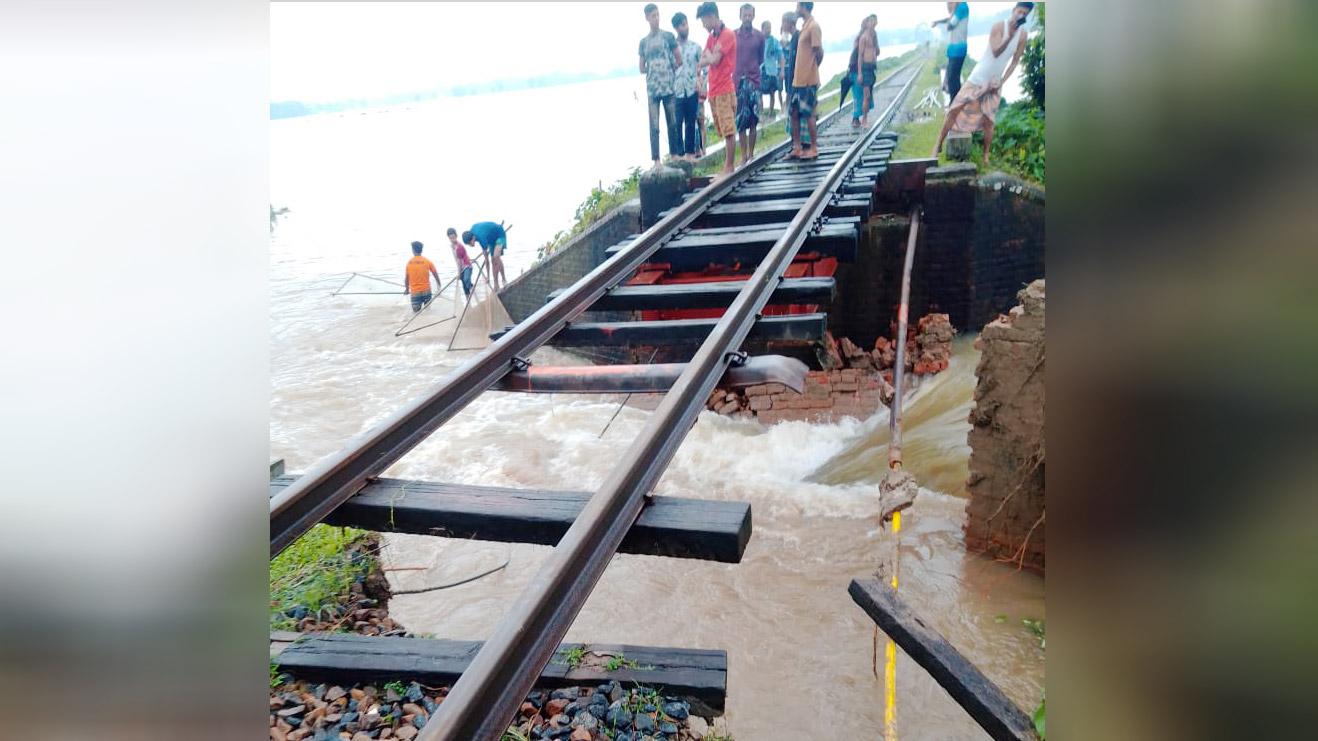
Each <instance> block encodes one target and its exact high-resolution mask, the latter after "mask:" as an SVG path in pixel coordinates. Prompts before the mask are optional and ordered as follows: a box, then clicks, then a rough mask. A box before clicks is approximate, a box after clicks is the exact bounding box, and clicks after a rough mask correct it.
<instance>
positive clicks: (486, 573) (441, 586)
mask: <svg viewBox="0 0 1318 741" xmlns="http://www.w3.org/2000/svg"><path fill="white" fill-rule="evenodd" d="M512 559H513V556H512V550H511V549H509V553H508V557H507V558H505V559H504V560H503V563H501V564H499V565H498V566H495V567H494V568H492V569H490V570H488V571H482V572H481V573H479V574H476V575H475V576H469V577H467V578H466V579H459V580H458V581H453V582H449V583H447V584H437V585H435V586H433V587H423V588H421V589H394V590H390V591H389V594H390V595H391V596H394V597H397V596H398V595H400V594H425V593H426V592H438V591H439V590H441V589H451V588H453V587H459V586H462V585H463V584H469V583H471V582H474V581H476V580H477V579H484V578H485V577H487V576H489V575H490V574H493V573H495V572H497V571H502V570H503V569H505V568H507V567H508V563H509V562H510V561H512Z"/></svg>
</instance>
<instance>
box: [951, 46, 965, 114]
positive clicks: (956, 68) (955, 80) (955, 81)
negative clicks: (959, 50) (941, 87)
mask: <svg viewBox="0 0 1318 741" xmlns="http://www.w3.org/2000/svg"><path fill="white" fill-rule="evenodd" d="M965 63H966V58H965V57H948V58H947V102H948V104H949V105H951V103H952V101H954V100H956V94H957V93H959V92H961V65H963V64H965Z"/></svg>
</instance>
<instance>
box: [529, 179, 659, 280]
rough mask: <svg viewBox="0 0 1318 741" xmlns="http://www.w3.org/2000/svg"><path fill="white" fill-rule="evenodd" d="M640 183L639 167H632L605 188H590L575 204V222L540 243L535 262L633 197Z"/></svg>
mask: <svg viewBox="0 0 1318 741" xmlns="http://www.w3.org/2000/svg"><path fill="white" fill-rule="evenodd" d="M640 184H641V168H639V167H634V168H632V171H631V174H629V175H628V176H627V177H625V178H623V179H622V180H619V181H618V182H616V183H614V184H613V185H610V186H609V187H607V188H602V187H595V188H591V189H590V195H588V196H586V200H584V201H582V202H581V203H580V205H578V206H577V210H576V213H575V214H573V218H575V219H576V223H574V224H573V225H572V228H570V229H567V230H565V231H561V232H559V233H557V234H555V235H554V238H553V239H551V240H549V241H548V242H546V243H545V244H543V245H541V246H540V248H539V249H538V250H537V251H536V262H540V261H541V260H543V259H545V258H546V257H549V256H550V255H552V254H554V253H555V252H557V251H558V249H559V248H560V247H562V246H563V245H564V244H567V242H568V240H570V239H572V238H573V237H575V236H577V235H578V234H580V233H582V232H584V231H586V229H587V228H589V227H590V225H591V224H594V223H595V222H597V221H599V220H600V219H602V218H604V217H605V216H607V215H608V214H609V212H610V211H612V210H613V209H615V208H617V207H618V206H621V205H622V204H624V203H626V202H627V201H630V200H631V199H633V198H635V197H636V195H637V194H638V193H639V192H640Z"/></svg>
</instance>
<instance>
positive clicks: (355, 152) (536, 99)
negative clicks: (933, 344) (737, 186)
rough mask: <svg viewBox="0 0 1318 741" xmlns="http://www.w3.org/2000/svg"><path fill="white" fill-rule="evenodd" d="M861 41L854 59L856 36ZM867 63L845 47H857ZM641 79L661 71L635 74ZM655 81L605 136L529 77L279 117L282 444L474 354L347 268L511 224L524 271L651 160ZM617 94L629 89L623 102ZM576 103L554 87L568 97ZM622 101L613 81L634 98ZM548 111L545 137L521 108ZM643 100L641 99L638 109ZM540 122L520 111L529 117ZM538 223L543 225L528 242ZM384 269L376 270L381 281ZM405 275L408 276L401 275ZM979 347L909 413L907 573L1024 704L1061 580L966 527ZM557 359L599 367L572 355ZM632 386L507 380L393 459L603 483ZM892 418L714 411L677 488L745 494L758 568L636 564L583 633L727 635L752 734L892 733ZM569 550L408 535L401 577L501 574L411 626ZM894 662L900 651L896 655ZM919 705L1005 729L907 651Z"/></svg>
mask: <svg viewBox="0 0 1318 741" xmlns="http://www.w3.org/2000/svg"><path fill="white" fill-rule="evenodd" d="M834 56H840V55H834ZM844 61H845V60H844ZM638 79H639V78H638ZM634 82H635V80H630V78H628V79H624V80H608V81H602V82H597V83H586V84H584V85H581V86H571V87H580V88H587V87H590V86H594V87H592V88H590V89H589V90H584V91H578V92H577V93H574V94H579V95H581V96H582V97H583V99H588V100H590V101H593V103H591V104H590V105H585V106H583V107H581V108H576V109H575V110H577V111H581V110H584V111H585V113H586V115H587V117H588V120H589V121H590V122H591V125H590V126H589V127H587V128H586V129H585V130H584V131H583V130H581V127H580V126H578V125H576V124H574V123H573V122H572V121H568V120H565V118H564V117H565V116H566V115H567V112H566V111H564V110H563V107H562V106H561V103H562V98H563V96H564V95H565V94H566V93H565V92H564V91H563V90H558V91H557V93H552V91H546V90H531V91H521V92H517V93H505V94H500V95H492V96H473V97H470V98H463V99H458V100H449V101H439V102H435V103H431V104H426V105H418V106H414V107H412V108H410V109H409V108H399V109H393V110H391V111H390V112H389V113H383V112H379V111H372V112H368V113H366V114H364V115H363V114H360V113H358V112H353V113H349V114H344V115H341V116H340V115H329V116H313V117H308V118H302V119H287V120H282V121H273V122H272V123H271V132H272V133H271V137H272V138H271V165H272V172H271V194H272V196H271V200H272V203H273V204H274V205H275V206H277V207H278V206H287V207H289V208H290V213H289V214H287V215H286V216H284V217H282V218H281V220H280V223H279V225H278V226H277V228H276V229H275V231H274V233H273V235H272V238H271V264H270V331H271V373H272V386H273V387H272V414H271V432H270V438H271V454H272V456H273V457H277V458H284V459H286V460H287V463H288V470H290V471H298V470H304V469H305V468H306V467H307V466H309V465H310V464H311V463H313V462H314V461H315V460H317V459H318V458H320V457H322V456H325V455H328V454H330V453H333V452H334V451H335V450H337V449H338V448H339V447H340V446H341V445H342V444H343V443H344V442H345V441H346V440H348V439H349V438H350V437H352V436H353V435H355V434H357V433H358V432H361V431H362V430H364V429H366V428H368V427H369V426H371V425H372V424H374V423H375V422H377V421H379V420H381V419H382V418H383V417H385V416H386V415H387V414H389V413H390V412H391V411H393V410H394V409H395V408H396V407H398V406H399V405H400V404H402V403H404V402H406V401H408V400H410V399H413V398H415V397H417V396H419V395H421V394H422V393H424V392H425V390H426V389H427V388H429V387H430V386H431V385H432V384H434V383H435V382H436V381H437V380H438V379H439V378H441V377H442V376H443V375H445V374H446V373H448V372H449V371H451V370H452V369H454V368H456V367H457V366H458V365H460V364H461V363H462V362H463V361H464V360H465V359H467V358H469V357H471V355H472V353H471V352H460V351H452V352H449V351H446V350H445V347H446V344H447V339H448V336H447V332H443V331H439V330H425V331H422V332H418V333H416V334H413V335H407V336H404V337H401V338H400V337H395V336H394V330H395V329H397V328H398V327H399V326H400V325H401V324H402V323H403V322H404V321H405V320H406V318H407V317H408V316H409V315H410V311H409V309H408V308H407V306H406V300H405V299H404V298H403V297H402V296H401V295H376V296H331V295H330V294H331V292H332V291H333V290H334V289H335V288H336V287H337V286H339V285H340V284H341V283H342V282H343V281H344V279H345V278H346V277H347V273H349V272H351V271H358V272H365V273H372V274H375V275H378V276H380V277H385V278H389V279H392V280H395V281H397V280H399V279H401V277H402V275H401V274H402V267H403V263H404V262H405V260H406V259H407V257H408V256H409V254H408V248H407V245H408V243H409V242H410V241H411V240H413V239H421V240H422V241H425V242H426V243H427V244H429V245H433V249H432V250H429V251H428V253H427V254H430V255H431V257H432V258H433V259H434V260H435V262H436V264H437V265H438V266H439V268H440V270H441V273H442V274H444V275H446V276H447V275H451V274H452V262H451V260H449V259H448V255H447V252H446V250H445V249H442V248H443V247H444V241H445V240H444V238H443V230H444V228H445V227H446V226H449V225H453V226H455V227H457V228H459V229H462V228H464V227H465V226H467V225H468V224H470V223H471V222H472V221H476V220H480V219H485V218H493V219H506V220H508V221H509V222H511V223H514V224H515V225H516V229H515V230H514V231H513V232H512V234H511V236H510V241H511V242H512V249H511V250H510V252H509V264H510V265H509V275H510V277H511V276H515V275H516V274H517V272H519V270H521V269H522V268H523V267H525V266H526V265H529V263H530V260H531V258H532V254H533V248H531V247H530V246H529V244H533V243H535V240H541V241H543V239H547V238H548V236H549V235H552V233H553V231H555V230H557V229H559V228H563V227H564V226H566V225H567V223H568V222H570V216H571V210H572V208H573V206H574V205H575V203H576V202H577V201H579V200H580V199H581V197H582V196H583V195H584V191H586V190H588V189H589V187H590V185H592V184H594V182H596V180H601V179H602V180H604V181H605V182H611V181H612V180H613V179H616V178H617V177H618V176H620V175H621V174H624V173H625V171H626V169H627V168H628V167H629V166H631V165H633V164H638V163H642V162H644V160H645V159H646V157H647V154H648V152H647V147H648V145H647V143H646V141H647V140H646V133H645V114H644V109H643V108H637V110H630V109H628V108H627V105H628V104H627V102H626V101H627V100H628V99H629V97H630V91H629V89H628V87H627V86H628V85H629V84H632V83H634ZM610 96H614V97H613V98H610ZM555 99H557V103H556V102H555ZM606 100H617V101H620V102H619V103H618V106H619V110H620V111H622V112H621V113H618V114H616V115H614V114H609V113H608V110H609V109H608V107H607V106H606V105H604V104H603V101H606ZM507 111H517V112H520V113H523V114H524V113H526V112H531V113H532V114H534V116H533V117H534V118H535V120H536V126H535V129H534V135H531V133H532V132H529V131H528V130H527V129H526V126H525V123H524V122H525V120H526V118H525V116H523V115H519V116H517V117H516V119H517V120H514V117H511V116H505V115H502V113H501V112H507ZM638 111H639V113H638ZM519 122H520V123H519ZM523 235H525V236H523ZM380 285H382V284H374V285H373V286H372V287H373V288H378V287H379V286H380ZM385 288H386V289H388V287H387V286H386V287H385ZM977 357H978V353H977V352H976V351H975V350H974V349H973V348H972V347H971V345H970V343H969V339H968V338H967V339H963V340H961V341H959V342H958V343H957V346H956V351H955V354H954V357H953V360H952V365H951V367H950V368H949V370H948V371H946V372H945V373H943V374H940V375H939V376H937V377H935V378H934V379H932V380H929V381H927V382H926V383H924V384H923V385H921V386H920V387H919V388H918V389H917V390H916V391H915V393H914V395H913V397H912V398H911V401H910V402H909V408H908V412H907V418H908V422H907V431H906V443H905V455H906V462H907V465H908V467H909V468H910V469H911V470H912V471H913V472H914V473H915V474H916V476H917V477H918V478H919V479H920V481H921V483H922V485H923V486H925V487H928V488H926V489H924V490H923V491H922V493H921V496H920V498H919V499H918V500H917V502H916V504H915V506H914V508H913V509H912V510H911V511H910V513H909V514H908V516H907V517H906V518H905V520H904V523H905V528H904V529H903V531H902V533H901V538H900V547H901V591H902V593H903V595H904V596H905V598H906V599H907V600H908V601H909V602H910V604H911V605H912V607H913V608H914V609H915V610H916V611H917V612H918V613H919V614H920V615H921V616H922V617H923V618H924V619H925V620H926V621H927V622H928V623H929V624H930V625H932V626H933V627H935V628H936V629H938V630H939V631H940V632H942V633H943V634H944V635H945V636H946V637H947V638H948V639H949V640H950V641H951V642H952V643H953V644H955V645H956V646H958V647H959V648H960V649H961V650H963V651H964V652H965V653H967V654H968V655H969V656H970V658H971V659H972V660H974V661H975V662H976V663H978V665H979V666H980V667H981V668H982V669H983V670H984V671H985V672H986V673H987V674H988V675H989V676H990V677H991V678H993V679H994V680H995V681H997V682H998V683H1000V684H1001V686H1002V687H1003V689H1004V690H1005V691H1006V692H1007V693H1008V695H1009V696H1011V697H1012V698H1013V699H1014V700H1015V701H1016V702H1017V703H1019V704H1020V705H1021V706H1023V707H1026V708H1029V709H1033V708H1034V707H1035V705H1036V704H1037V702H1038V700H1039V697H1040V694H1041V692H1042V687H1043V678H1044V664H1043V651H1042V650H1041V649H1040V648H1039V646H1038V641H1037V640H1036V639H1035V638H1034V637H1033V636H1032V635H1031V634H1030V633H1029V632H1028V631H1027V630H1026V629H1025V628H1024V627H1023V626H1022V624H1021V619H1022V618H1033V619H1042V618H1043V617H1044V600H1043V580H1042V579H1041V578H1039V577H1037V576H1033V575H1030V574H1026V573H1021V572H1017V571H1016V570H1015V569H1013V568H1011V567H1008V566H1004V565H1000V564H995V563H992V562H988V561H985V560H984V559H982V558H978V557H973V556H968V555H967V554H965V552H964V550H963V546H962V536H961V526H962V522H963V518H964V508H965V499H964V498H963V497H964V481H965V472H966V460H967V456H968V453H969V451H968V448H967V446H966V433H967V432H968V430H969V425H968V423H967V422H966V418H967V413H968V411H969V409H970V405H971V392H972V389H973V385H974V375H973V374H974V365H975V363H976V362H977ZM536 360H537V362H547V363H570V362H577V361H574V360H572V359H570V358H568V357H566V356H563V355H562V354H560V353H556V352H554V351H550V350H544V351H540V352H539V353H537V355H536ZM617 402H618V400H617V398H616V397H570V396H563V395H558V396H527V395H518V394H508V393H496V392H491V393H487V394H485V395H484V396H482V397H481V398H480V399H478V400H477V401H476V402H474V403H473V404H471V405H470V406H469V407H468V408H467V409H466V410H464V411H463V412H462V413H460V414H459V415H458V416H457V417H455V418H454V419H453V420H452V421H450V422H449V423H448V424H447V425H445V426H444V427H443V428H442V429H441V430H440V431H439V432H438V433H436V434H434V435H432V436H431V437H430V439H428V440H426V441H425V442H424V443H422V444H421V445H420V446H418V447H417V448H416V449H415V450H414V451H412V452H411V453H410V454H408V455H407V456H406V457H405V458H404V459H403V460H401V461H400V462H399V463H398V464H396V465H395V466H393V467H392V468H390V469H389V471H388V472H387V475H390V476H397V477H404V478H417V479H429V480H434V481H449V482H457V483H468V484H486V485H494V486H515V487H541V488H562V489H590V488H593V487H596V486H598V485H599V484H600V483H601V482H602V480H603V478H604V476H605V474H606V473H607V471H608V466H609V464H610V462H612V461H614V460H616V459H617V458H618V457H619V455H620V454H621V453H622V451H623V450H625V449H626V447H627V446H628V445H629V444H630V442H631V441H632V439H633V438H634V436H635V435H636V434H637V432H638V431H639V430H640V429H641V426H642V425H643V424H644V422H645V420H646V417H647V415H648V414H649V412H647V411H645V409H644V408H643V407H644V406H645V404H644V403H640V404H637V405H636V406H628V407H626V408H624V409H623V411H622V412H621V414H620V415H619V416H618V418H617V419H616V421H614V422H613V424H612V425H611V426H610V427H609V429H608V432H607V434H605V435H603V436H602V437H601V436H600V434H599V433H600V431H601V430H602V429H604V427H605V425H606V424H607V423H608V420H609V418H610V417H611V416H612V415H613V414H614V412H615V411H616V410H617ZM885 443H886V428H885V426H884V424H883V420H882V419H881V418H877V417H876V418H874V419H871V420H869V421H867V422H857V421H846V422H843V423H839V424H831V425H809V424H805V423H784V424H780V425H777V426H774V427H769V428H766V427H762V426H761V425H759V424H758V423H756V422H752V421H745V420H732V419H726V418H722V417H718V416H715V415H713V414H709V413H706V414H704V415H702V416H701V418H700V419H699V421H698V422H697V424H696V425H695V427H694V428H693V429H692V431H691V433H690V434H689V435H688V437H687V438H686V441H685V443H684V444H683V446H682V448H681V450H680V452H679V453H678V455H677V457H676V459H675V460H674V461H673V463H672V465H671V466H670V467H669V469H668V471H667V473H666V474H665V475H664V477H663V478H662V479H661V481H660V482H659V484H658V486H657V489H656V492H657V493H658V494H663V495H671V496H686V497H701V498H709V499H726V500H738V501H748V502H750V503H751V504H752V507H753V513H754V534H753V535H752V537H751V540H750V545H749V547H748V548H747V551H746V555H745V558H744V560H743V562H742V563H740V564H734V565H728V564H715V563H705V562H700V561H687V560H677V559H665V558H657V557H648V556H633V555H622V556H617V557H615V558H614V560H613V562H612V564H611V565H610V567H609V569H608V570H607V572H606V573H605V575H604V577H603V578H602V579H601V581H600V583H599V585H598V587H597V588H596V589H595V591H594V593H593V594H592V596H591V598H590V599H589V601H588V602H587V603H586V606H585V608H584V609H583V610H582V612H581V615H580V616H579V617H578V619H577V621H576V623H575V624H574V625H573V627H572V629H571V630H570V631H569V633H568V640H574V641H598V642H611V643H632V644H642V645H651V646H679V647H692V648H720V649H725V650H726V651H727V652H728V657H729V667H730V668H729V678H728V688H729V697H728V724H729V728H730V730H731V731H732V732H733V733H734V734H735V735H736V736H737V738H739V739H787V738H844V739H852V738H856V739H860V738H863V739H873V738H878V737H880V736H881V734H882V727H883V682H882V680H881V679H878V678H876V677H875V675H874V673H873V671H872V647H873V644H872V641H873V639H874V626H873V623H872V622H871V621H870V620H869V618H868V617H866V616H865V614H864V613H863V612H861V610H860V609H859V608H857V607H856V606H855V605H854V604H853V603H852V601H851V599H850V597H849V596H848V595H847V592H846V589H847V584H848V582H849V581H850V580H851V579H852V578H853V577H857V576H867V575H870V574H872V573H873V572H874V569H875V568H876V566H877V565H878V563H879V562H880V561H881V560H883V559H886V558H888V556H889V554H890V553H891V550H892V541H891V540H890V539H891V537H892V535H891V533H890V532H888V531H879V530H877V527H876V523H875V519H874V518H875V515H876V512H877V510H876V502H877V496H876V494H877V487H876V483H877V481H878V478H879V477H880V476H881V475H882V462H883V460H884V459H885V455H886V454H885V452H884V449H883V445H884V444H885ZM548 552H549V549H548V548H544V547H537V546H524V545H507V544H491V543H481V542H469V541H451V540H443V539H438V538H428V537H421V536H406V535H394V536H388V537H387V538H386V547H385V551H384V554H383V556H384V561H385V565H386V566H403V567H418V566H419V567H424V568H423V570H414V571H396V572H392V573H391V575H390V581H391V583H392V584H393V585H394V586H395V587H398V588H402V589H412V588H418V587H423V586H428V585H432V584H437V583H444V582H448V581H455V580H457V579H461V578H463V577H466V576H469V575H471V574H474V573H478V572H481V571H484V570H486V569H488V568H490V567H493V566H497V565H499V564H501V563H503V562H504V561H505V560H508V561H509V564H508V567H507V568H506V569H504V570H502V571H500V572H498V573H496V574H494V575H492V576H489V577H486V578H484V579H481V580H479V581H476V582H473V583H470V584H466V585H463V586H460V587H457V588H453V589H449V590H445V591H440V592H434V593H431V594H426V595H409V596H400V597H396V598H395V599H394V600H393V602H392V604H391V611H392V614H393V615H394V617H395V618H396V619H398V620H399V621H400V622H401V623H402V624H404V625H405V626H407V628H408V629H410V630H411V631H413V632H416V633H426V634H433V635H435V636H439V637H450V638H469V639H472V638H474V639H478V638H484V637H486V636H487V635H488V634H489V632H490V630H491V628H492V626H493V624H494V623H495V622H496V621H497V620H498V618H499V617H500V615H501V614H502V613H503V612H504V611H505V610H506V609H507V608H508V607H509V606H510V605H511V604H512V602H513V600H514V599H515V598H516V596H517V595H518V593H519V592H520V591H521V589H522V588H523V587H524V586H526V584H527V582H528V580H529V579H530V578H531V577H532V576H533V575H534V573H535V572H536V570H537V569H538V567H539V566H540V565H541V563H542V562H543V560H544V558H545V556H546V555H547V554H548ZM878 671H879V677H881V676H882V671H883V666H882V646H880V654H879V666H878ZM897 677H898V680H897V682H898V710H897V715H898V723H899V730H900V733H901V736H902V737H905V738H912V739H958V738H984V737H985V734H983V732H982V731H980V730H979V729H978V727H977V726H976V725H975V724H974V722H973V721H971V720H970V719H969V718H968V717H967V716H966V714H965V713H964V712H963V711H961V710H960V709H959V708H958V707H957V706H956V705H955V704H954V703H953V702H952V701H951V700H950V698H948V697H947V695H946V694H945V693H944V692H943V691H942V690H941V689H940V688H938V686H937V685H936V684H935V683H934V682H933V681H932V680H931V679H930V678H929V677H928V676H927V675H926V674H925V673H924V672H923V671H922V670H921V669H919V667H917V666H915V665H914V664H913V663H912V662H911V661H910V660H909V659H907V658H905V656H901V657H900V658H899V661H898V670H897Z"/></svg>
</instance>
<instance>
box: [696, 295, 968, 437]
mask: <svg viewBox="0 0 1318 741" xmlns="http://www.w3.org/2000/svg"><path fill="white" fill-rule="evenodd" d="M955 334H956V330H955V329H953V327H952V325H951V323H950V322H949V321H948V319H947V315H946V314H930V315H928V316H925V317H921V319H920V320H919V321H918V322H916V324H915V326H911V327H907V340H906V343H907V345H906V347H907V350H906V363H905V365H906V369H907V371H910V372H912V373H914V374H915V375H917V376H920V375H932V374H934V373H938V372H940V371H942V370H945V369H946V368H947V363H948V360H949V359H950V358H951V357H952V345H951V343H952V337H953V336H954V335H955ZM824 344H825V348H826V350H825V352H824V353H823V358H824V365H826V366H827V368H828V369H827V370H822V371H811V372H809V373H807V374H806V378H805V389H804V391H803V392H802V393H799V394H798V393H796V392H795V391H793V390H791V389H789V388H787V387H786V386H783V385H782V384H779V383H764V384H760V385H758V386H748V387H746V388H741V389H722V388H719V389H715V390H714V393H713V394H711V395H710V397H709V399H708V400H707V401H706V403H705V408H707V409H710V410H711V411H714V412H717V413H719V414H723V415H728V416H738V417H755V418H756V419H758V420H759V421H760V422H762V423H764V424H775V423H777V422H787V421H801V422H812V423H829V422H838V421H841V420H842V419H843V418H844V417H853V418H855V419H867V418H868V417H869V416H870V415H872V414H874V413H875V412H877V411H878V410H879V409H880V407H881V406H882V405H884V404H890V403H892V396H893V388H892V366H893V364H894V363H895V362H896V354H897V347H896V345H895V344H893V343H892V342H890V341H889V340H888V339H887V338H886V337H880V338H879V339H878V340H877V341H876V342H875V343H874V349H873V350H865V349H863V348H861V347H858V346H857V345H856V344H855V343H853V342H851V341H850V340H849V339H847V338H846V337H843V338H841V339H840V340H838V341H836V342H834V341H833V337H832V335H831V334H826V335H825V340H824Z"/></svg>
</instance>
